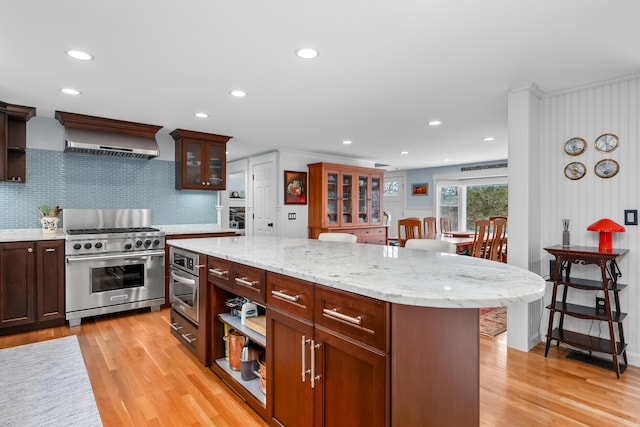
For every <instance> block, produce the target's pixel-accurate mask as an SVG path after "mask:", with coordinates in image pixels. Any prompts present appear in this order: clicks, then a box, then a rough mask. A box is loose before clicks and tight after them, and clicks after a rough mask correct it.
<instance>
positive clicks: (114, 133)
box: [56, 111, 162, 160]
mask: <svg viewBox="0 0 640 427" xmlns="http://www.w3.org/2000/svg"><path fill="white" fill-rule="evenodd" d="M56 119H58V121H59V122H60V123H61V124H62V125H63V126H64V133H65V143H64V152H65V153H79V154H92V155H98V156H111V157H123V158H128V159H145V160H146V159H151V158H153V157H157V156H158V155H159V154H160V148H159V147H158V143H157V142H156V133H157V132H158V130H160V129H161V128H162V126H155V125H147V124H143V123H134V122H125V121H122V120H114V119H104V118H101V117H94V116H85V115H82V114H75V113H66V112H64V111H56Z"/></svg>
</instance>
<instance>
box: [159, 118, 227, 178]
mask: <svg viewBox="0 0 640 427" xmlns="http://www.w3.org/2000/svg"><path fill="white" fill-rule="evenodd" d="M171 136H172V137H173V139H174V140H175V143H176V151H175V162H176V189H178V190H183V189H184V190H187V189H189V190H215V191H217V190H224V189H225V188H226V176H227V155H226V151H227V141H229V139H231V138H232V137H230V136H225V135H215V134H210V133H203V132H194V131H190V130H184V129H176V130H174V131H173V132H171Z"/></svg>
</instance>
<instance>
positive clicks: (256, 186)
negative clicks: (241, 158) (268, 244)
mask: <svg viewBox="0 0 640 427" xmlns="http://www.w3.org/2000/svg"><path fill="white" fill-rule="evenodd" d="M251 172H252V175H253V191H252V193H253V233H254V235H256V236H266V235H273V236H275V235H276V221H275V219H276V204H275V201H276V196H277V193H276V164H275V162H274V161H268V162H265V163H257V164H255V165H253V167H252V171H251Z"/></svg>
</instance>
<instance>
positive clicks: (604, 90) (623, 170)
mask: <svg viewBox="0 0 640 427" xmlns="http://www.w3.org/2000/svg"><path fill="white" fill-rule="evenodd" d="M639 119H640V76H637V75H636V76H632V77H627V78H624V79H620V80H616V81H609V82H605V83H600V84H595V85H592V86H587V87H581V88H576V89H573V90H568V91H563V92H558V93H551V94H546V95H545V96H543V97H542V101H541V105H540V119H539V127H538V129H537V130H538V131H539V137H538V138H537V139H536V140H535V141H533V143H534V146H533V149H534V150H535V152H537V154H538V155H539V156H540V159H541V162H540V168H539V175H538V177H537V179H538V180H539V185H540V190H541V191H540V198H539V206H540V207H541V208H542V210H541V223H542V224H543V227H541V230H540V232H539V233H540V234H539V243H536V245H535V246H536V247H535V248H533V249H532V253H531V256H532V257H539V258H540V259H541V272H542V273H543V274H544V275H547V274H548V260H549V259H550V256H549V255H548V254H547V253H546V252H545V251H544V249H543V248H544V247H545V246H551V245H555V244H559V243H561V237H562V224H561V220H562V219H563V218H569V219H570V220H571V225H570V231H571V244H572V245H586V246H597V245H598V235H597V233H594V232H590V231H587V230H586V228H587V227H588V226H589V225H590V224H592V223H594V222H595V221H597V220H599V219H601V218H610V219H612V220H614V221H616V222H618V223H619V224H621V225H624V210H625V209H638V205H639V202H640V200H639V198H640V194H639V192H638V182H639V179H640V172H639V168H638V164H639V162H640V148H639V147H638V142H639V139H640V120H639ZM603 133H614V134H616V135H618V136H619V138H620V143H619V148H617V149H616V150H615V151H613V152H611V153H608V154H605V153H600V152H598V151H596V149H595V147H594V141H595V140H596V138H597V137H598V136H599V135H601V134H603ZM572 137H581V138H584V139H585V140H586V141H587V149H586V151H585V153H583V154H582V155H580V156H577V157H571V156H569V155H567V154H565V153H564V151H563V146H564V143H565V142H566V141H567V140H568V139H570V138H572ZM510 155H511V153H510ZM603 158H612V159H614V160H615V161H617V162H618V163H619V164H620V172H619V173H618V175H616V176H614V177H613V178H609V179H602V178H599V177H597V176H596V175H595V173H594V171H593V168H594V166H595V164H596V162H597V161H598V160H600V159H603ZM571 161H579V162H582V163H584V164H585V165H586V167H587V174H586V176H585V177H584V178H582V179H580V180H578V181H571V180H569V179H566V178H565V177H564V173H563V171H564V167H565V165H566V164H568V163H569V162H571ZM510 164H511V158H510ZM533 164H535V163H533ZM514 170H515V168H514ZM510 206H511V203H510ZM532 208H533V209H535V206H532ZM509 220H510V223H512V218H511V212H510V218H509ZM625 228H626V232H624V233H617V234H614V237H613V245H614V247H616V248H628V249H629V250H630V251H629V253H628V254H627V255H625V256H624V257H622V258H621V259H619V263H618V264H619V266H620V269H621V271H622V279H621V280H620V281H621V282H622V283H626V284H628V285H629V287H628V288H626V289H625V290H624V291H622V292H621V293H620V299H621V304H622V311H624V312H627V313H629V315H628V317H627V319H626V320H625V322H624V328H625V338H626V342H627V344H628V355H629V358H630V362H631V363H632V364H634V365H637V366H640V328H639V327H638V326H639V321H640V304H639V303H640V292H639V291H638V278H639V276H640V275H639V271H640V253H639V251H638V247H639V246H638V243H640V242H639V239H640V236H639V233H638V226H625ZM534 231H535V230H534ZM510 233H511V230H510ZM511 238H512V235H511V234H510V235H509V243H510V246H509V251H510V254H509V255H510V257H511V250H512V248H513V245H512V239H511ZM597 271H598V270H597V269H596V268H595V267H582V266H578V267H575V268H574V269H573V271H572V273H573V272H575V273H576V275H577V274H578V273H580V275H581V276H582V277H587V278H593V279H595V278H597V277H598V275H597ZM550 292H551V286H549V287H548V288H547V295H546V298H545V306H546V304H547V303H548V301H549V299H550ZM570 294H572V295H571V296H570V300H571V301H575V302H577V303H581V304H584V305H592V304H593V303H594V299H595V295H594V294H593V293H588V292H577V291H575V292H572V291H570ZM547 319H548V310H544V317H543V320H542V323H541V335H542V336H543V337H544V335H545V334H546V327H547ZM565 327H567V328H568V329H573V330H576V331H582V332H589V330H590V329H591V330H590V332H591V333H592V334H593V333H598V331H600V333H601V336H608V331H607V328H606V326H602V327H599V325H598V322H593V325H592V322H589V321H584V320H576V319H571V318H566V317H565Z"/></svg>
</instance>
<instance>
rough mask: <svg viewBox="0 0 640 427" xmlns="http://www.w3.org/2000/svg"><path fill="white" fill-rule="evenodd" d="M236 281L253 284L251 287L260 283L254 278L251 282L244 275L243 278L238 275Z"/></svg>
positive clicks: (248, 284) (246, 284)
mask: <svg viewBox="0 0 640 427" xmlns="http://www.w3.org/2000/svg"><path fill="white" fill-rule="evenodd" d="M236 282H238V283H240V284H241V285H245V286H251V287H254V286H255V285H257V284H258V281H257V280H254V281H253V282H250V281H248V280H247V278H246V277H242V278H240V277H236Z"/></svg>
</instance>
